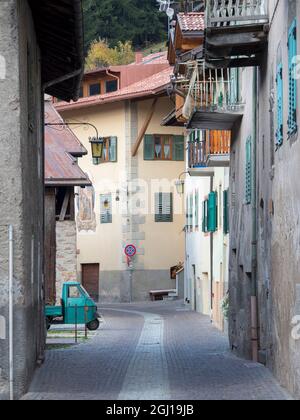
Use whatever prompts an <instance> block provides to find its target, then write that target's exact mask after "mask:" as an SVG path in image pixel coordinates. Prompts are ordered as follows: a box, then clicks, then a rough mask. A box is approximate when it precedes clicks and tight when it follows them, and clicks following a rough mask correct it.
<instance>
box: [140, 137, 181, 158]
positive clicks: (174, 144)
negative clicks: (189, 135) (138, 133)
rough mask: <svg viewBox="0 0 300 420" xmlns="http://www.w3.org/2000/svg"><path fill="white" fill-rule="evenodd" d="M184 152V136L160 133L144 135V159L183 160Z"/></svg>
mask: <svg viewBox="0 0 300 420" xmlns="http://www.w3.org/2000/svg"><path fill="white" fill-rule="evenodd" d="M184 153H185V150H184V136H172V135H160V134H155V135H146V136H145V139H144V159H145V160H159V161H161V160H169V161H184Z"/></svg>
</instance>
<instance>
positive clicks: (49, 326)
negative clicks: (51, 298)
mask: <svg viewBox="0 0 300 420" xmlns="http://www.w3.org/2000/svg"><path fill="white" fill-rule="evenodd" d="M51 323H52V319H51V318H48V317H47V318H46V328H47V331H49V330H50V328H51Z"/></svg>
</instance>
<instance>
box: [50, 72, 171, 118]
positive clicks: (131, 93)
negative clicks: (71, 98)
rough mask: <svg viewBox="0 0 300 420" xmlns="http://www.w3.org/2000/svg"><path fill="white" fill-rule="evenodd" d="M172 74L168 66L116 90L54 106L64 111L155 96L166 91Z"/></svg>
mask: <svg viewBox="0 0 300 420" xmlns="http://www.w3.org/2000/svg"><path fill="white" fill-rule="evenodd" d="M172 74H173V68H172V67H170V66H168V67H167V68H166V69H164V70H163V71H160V72H158V73H155V74H153V75H151V76H150V77H147V78H145V79H143V80H141V81H139V82H136V83H133V84H131V85H129V86H127V87H125V88H123V89H120V90H118V91H116V92H112V93H107V94H104V95H98V96H90V97H87V98H81V99H79V101H78V102H73V103H71V104H67V103H64V102H59V103H57V104H56V105H55V106H56V109H57V110H58V111H64V110H69V109H77V108H83V107H91V106H94V105H101V104H106V103H110V102H118V101H123V100H125V99H133V98H139V97H148V96H155V95H158V94H161V93H163V92H165V91H166V88H167V86H168V85H169V84H170V78H171V75H172Z"/></svg>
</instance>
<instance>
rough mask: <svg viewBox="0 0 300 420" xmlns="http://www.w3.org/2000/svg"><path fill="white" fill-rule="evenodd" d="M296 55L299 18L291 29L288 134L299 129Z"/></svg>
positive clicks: (289, 43)
mask: <svg viewBox="0 0 300 420" xmlns="http://www.w3.org/2000/svg"><path fill="white" fill-rule="evenodd" d="M296 55H297V20H296V19H295V20H294V21H293V23H292V25H291V27H290V29H289V38H288V56H289V119H288V134H289V135H291V134H293V133H294V132H295V131H296V130H297V79H296V74H295V70H296V59H295V58H296Z"/></svg>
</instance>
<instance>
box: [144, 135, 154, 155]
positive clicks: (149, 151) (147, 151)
mask: <svg viewBox="0 0 300 420" xmlns="http://www.w3.org/2000/svg"><path fill="white" fill-rule="evenodd" d="M154 156H155V152H154V136H152V135H149V134H146V135H145V137H144V160H154Z"/></svg>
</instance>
